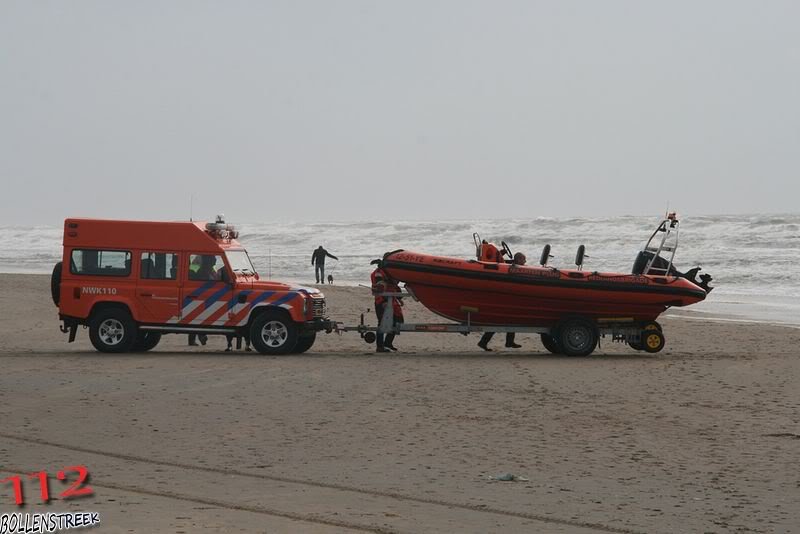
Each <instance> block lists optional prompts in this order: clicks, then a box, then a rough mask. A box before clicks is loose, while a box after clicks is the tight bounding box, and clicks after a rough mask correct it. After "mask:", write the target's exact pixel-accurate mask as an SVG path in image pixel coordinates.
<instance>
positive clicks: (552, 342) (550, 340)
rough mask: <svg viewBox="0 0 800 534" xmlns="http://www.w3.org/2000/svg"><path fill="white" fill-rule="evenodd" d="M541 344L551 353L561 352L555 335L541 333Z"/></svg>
mask: <svg viewBox="0 0 800 534" xmlns="http://www.w3.org/2000/svg"><path fill="white" fill-rule="evenodd" d="M542 345H544V348H546V349H547V350H549V351H550V352H552V353H553V354H561V353H562V352H563V350H562V349H561V346H559V344H558V339H557V337H553V336H552V335H550V334H542Z"/></svg>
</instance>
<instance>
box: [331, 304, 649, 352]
mask: <svg viewBox="0 0 800 534" xmlns="http://www.w3.org/2000/svg"><path fill="white" fill-rule="evenodd" d="M374 295H375V296H380V297H384V298H386V299H387V303H386V306H384V310H383V315H382V316H381V320H380V322H379V324H378V325H377V326H370V325H368V324H367V323H366V322H365V320H364V313H362V314H361V318H360V322H359V324H357V325H345V324H343V323H340V322H334V325H333V331H334V332H336V333H338V334H341V333H342V332H357V333H358V334H359V335H360V336H361V338H362V339H364V340H365V341H366V342H367V343H369V344H372V343H374V342H375V337H376V334H379V333H380V334H400V333H403V332H407V333H413V332H416V333H439V334H446V333H449V334H461V335H464V336H467V335H469V334H471V333H485V332H498V333H511V332H513V333H524V334H541V335H546V336H550V337H551V338H554V339H557V338H558V330H559V325H560V324H562V323H564V322H565V321H568V320H575V319H578V320H583V321H590V322H591V323H592V325H593V326H594V329H595V332H596V336H597V340H598V342H597V344H599V340H600V339H601V338H605V337H606V336H610V337H611V341H612V342H618V343H627V344H628V345H630V346H631V347H632V348H634V349H635V350H644V351H646V352H658V351H660V350H661V349H662V348H663V346H664V336H663V334H662V332H661V325H659V324H658V323H657V322H655V321H653V322H649V323H641V322H637V321H636V320H635V319H634V318H633V317H607V318H601V319H589V318H585V317H579V316H574V315H571V316H567V317H565V318H564V320H563V321H562V322H561V323H559V324H556V325H554V326H526V325H511V324H506V325H502V324H501V325H482V324H474V323H473V322H472V314H473V313H478V311H479V310H478V309H477V308H473V307H469V306H462V307H461V311H462V312H464V313H466V315H467V320H466V321H464V322H456V321H453V322H449V323H406V322H402V323H395V321H394V311H393V306H394V299H402V298H405V297H410V298H412V299H414V300H418V299H417V298H416V297H415V295H414V293H413V292H412V291H410V290H409V289H408V288H406V291H400V292H387V293H374ZM655 331H657V334H654V332H655ZM652 335H655V336H656V337H657V338H659V339H658V341H659V343H657V344H655V342H653V345H651V346H648V345H649V344H650V339H649V337H650V336H652ZM646 338H647V339H646ZM548 350H550V351H551V352H554V353H557V352H559V351H554V350H551V349H550V348H549V347H548ZM592 350H594V349H592Z"/></svg>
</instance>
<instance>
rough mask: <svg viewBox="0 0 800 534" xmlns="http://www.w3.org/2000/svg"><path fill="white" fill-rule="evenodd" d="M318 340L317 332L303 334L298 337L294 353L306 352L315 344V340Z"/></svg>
mask: <svg viewBox="0 0 800 534" xmlns="http://www.w3.org/2000/svg"><path fill="white" fill-rule="evenodd" d="M316 340H317V333H316V332H312V333H311V335H310V336H303V337H299V338H297V343H296V344H295V346H294V348H293V349H292V354H302V353H304V352H306V351H307V350H308V349H310V348H311V347H312V346H313V345H314V341H316Z"/></svg>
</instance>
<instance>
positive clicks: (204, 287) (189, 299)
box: [181, 280, 217, 308]
mask: <svg viewBox="0 0 800 534" xmlns="http://www.w3.org/2000/svg"><path fill="white" fill-rule="evenodd" d="M216 283H217V281H216V280H211V281H209V282H206V283H205V284H203V285H202V286H200V287H198V288H197V289H195V290H194V291H192V292H191V293H190V294H189V296H187V297H185V298H184V299H183V304H182V305H181V308H185V307H186V306H187V305H188V304H189V303H190V302H192V301H193V300H194V299H195V298H197V297H199V296H200V295H202V294H203V293H205V292H206V291H208V290H209V289H211V288H212V287H213V286H214V284H216Z"/></svg>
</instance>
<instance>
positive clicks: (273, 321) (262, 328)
mask: <svg viewBox="0 0 800 534" xmlns="http://www.w3.org/2000/svg"><path fill="white" fill-rule="evenodd" d="M250 342H251V343H252V344H253V347H255V349H256V350H257V351H258V352H260V353H261V354H288V353H290V352H292V351H293V350H294V348H295V345H297V325H296V324H295V323H294V321H292V320H291V319H289V317H288V316H287V315H286V314H284V313H281V312H276V311H265V312H264V313H262V314H261V315H259V316H258V317H256V318H255V319H253V323H252V324H251V325H250Z"/></svg>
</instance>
